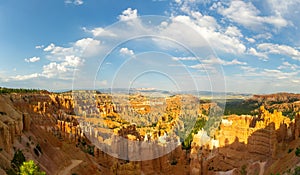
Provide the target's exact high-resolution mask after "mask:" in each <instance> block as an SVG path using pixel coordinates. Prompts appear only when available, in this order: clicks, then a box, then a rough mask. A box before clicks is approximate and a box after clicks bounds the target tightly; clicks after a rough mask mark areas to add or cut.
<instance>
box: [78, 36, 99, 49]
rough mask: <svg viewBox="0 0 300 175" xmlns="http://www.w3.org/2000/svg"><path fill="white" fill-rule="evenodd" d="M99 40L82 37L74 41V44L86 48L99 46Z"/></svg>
mask: <svg viewBox="0 0 300 175" xmlns="http://www.w3.org/2000/svg"><path fill="white" fill-rule="evenodd" d="M100 43H101V42H100V41H99V40H95V39H93V38H83V39H80V40H78V41H76V42H75V44H74V45H75V46H77V47H80V48H81V49H88V47H95V46H100Z"/></svg>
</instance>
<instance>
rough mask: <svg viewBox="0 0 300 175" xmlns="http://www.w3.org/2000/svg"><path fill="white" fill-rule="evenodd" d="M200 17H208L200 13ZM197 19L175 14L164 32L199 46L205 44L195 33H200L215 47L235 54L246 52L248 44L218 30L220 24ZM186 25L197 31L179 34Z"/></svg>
mask: <svg viewBox="0 0 300 175" xmlns="http://www.w3.org/2000/svg"><path fill="white" fill-rule="evenodd" d="M198 18H201V19H203V18H206V17H205V16H202V17H200V15H199V17H198ZM211 18H213V17H211ZM197 21H199V19H197V20H196V19H192V18H190V17H189V16H182V15H180V16H175V17H173V18H172V23H171V24H170V25H169V26H168V28H166V29H165V31H163V32H165V35H167V36H170V37H172V38H176V39H177V40H179V41H186V42H185V43H189V44H190V45H192V46H194V47H199V46H202V45H203V44H204V43H203V42H204V41H203V42H201V41H199V40H198V39H199V36H195V34H197V33H198V34H200V36H202V37H203V38H204V39H206V41H208V42H209V44H210V46H211V47H212V48H213V49H216V50H219V51H224V52H227V53H234V54H241V53H244V52H245V50H246V46H245V45H244V44H243V43H242V42H241V41H240V40H239V38H238V37H232V36H229V35H227V34H225V33H222V32H221V31H217V30H216V29H217V28H218V27H219V26H216V25H215V23H214V22H210V23H206V24H210V25H205V26H202V25H201V24H198V22H197ZM210 21H211V20H210ZM183 24H184V25H183ZM185 25H186V26H188V27H189V28H190V29H189V30H191V29H192V30H194V31H196V32H197V33H195V32H194V33H193V32H190V33H188V32H186V33H185V34H184V35H182V34H181V33H180V34H179V31H185V30H186V26H185ZM183 29H184V30H183Z"/></svg>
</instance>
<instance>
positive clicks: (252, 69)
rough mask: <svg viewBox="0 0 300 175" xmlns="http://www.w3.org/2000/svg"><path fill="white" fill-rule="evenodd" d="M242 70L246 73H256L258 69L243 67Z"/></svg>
mask: <svg viewBox="0 0 300 175" xmlns="http://www.w3.org/2000/svg"><path fill="white" fill-rule="evenodd" d="M241 69H242V70H244V71H245V72H246V73H249V72H255V71H256V70H257V68H256V67H251V66H241Z"/></svg>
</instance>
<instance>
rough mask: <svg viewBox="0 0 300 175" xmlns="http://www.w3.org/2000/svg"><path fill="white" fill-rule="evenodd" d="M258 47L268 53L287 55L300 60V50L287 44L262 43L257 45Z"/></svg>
mask: <svg viewBox="0 0 300 175" xmlns="http://www.w3.org/2000/svg"><path fill="white" fill-rule="evenodd" d="M257 48H258V49H260V50H262V51H265V52H266V53H268V54H278V55H286V56H288V57H290V58H292V59H294V60H300V51H299V50H297V49H295V48H293V47H291V46H287V45H279V44H273V43H262V44H259V45H258V46H257Z"/></svg>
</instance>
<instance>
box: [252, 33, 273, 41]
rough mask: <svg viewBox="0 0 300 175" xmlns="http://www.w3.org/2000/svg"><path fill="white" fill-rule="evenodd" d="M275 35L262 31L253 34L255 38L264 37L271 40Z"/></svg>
mask: <svg viewBox="0 0 300 175" xmlns="http://www.w3.org/2000/svg"><path fill="white" fill-rule="evenodd" d="M272 37H273V35H272V34H271V33H268V32H266V33H261V34H258V35H255V36H253V38H254V39H264V40H269V39H271V38H272Z"/></svg>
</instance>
